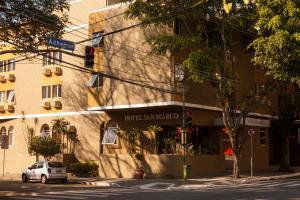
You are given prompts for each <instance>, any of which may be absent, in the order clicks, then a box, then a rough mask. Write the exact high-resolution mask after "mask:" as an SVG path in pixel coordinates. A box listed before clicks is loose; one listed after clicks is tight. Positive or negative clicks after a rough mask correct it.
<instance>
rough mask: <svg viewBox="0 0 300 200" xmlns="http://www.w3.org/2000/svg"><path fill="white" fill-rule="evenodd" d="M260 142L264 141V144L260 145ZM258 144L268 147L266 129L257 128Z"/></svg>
mask: <svg viewBox="0 0 300 200" xmlns="http://www.w3.org/2000/svg"><path fill="white" fill-rule="evenodd" d="M262 133H263V134H264V136H262ZM262 140H264V141H265V142H264V143H262ZM259 144H260V145H261V146H267V145H268V129H267V128H266V127H261V128H259Z"/></svg>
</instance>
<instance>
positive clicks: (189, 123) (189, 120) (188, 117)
mask: <svg viewBox="0 0 300 200" xmlns="http://www.w3.org/2000/svg"><path fill="white" fill-rule="evenodd" d="M185 126H186V127H187V128H189V129H192V126H193V123H192V112H190V111H188V112H186V113H185Z"/></svg>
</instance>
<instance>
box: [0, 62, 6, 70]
mask: <svg viewBox="0 0 300 200" xmlns="http://www.w3.org/2000/svg"><path fill="white" fill-rule="evenodd" d="M6 65H7V60H3V61H0V73H2V72H6Z"/></svg>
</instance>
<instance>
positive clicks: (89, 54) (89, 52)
mask: <svg viewBox="0 0 300 200" xmlns="http://www.w3.org/2000/svg"><path fill="white" fill-rule="evenodd" d="M94 58H95V49H94V47H91V46H86V47H85V56H84V66H85V67H88V68H92V67H93V66H94Z"/></svg>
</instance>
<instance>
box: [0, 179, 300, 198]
mask: <svg viewBox="0 0 300 200" xmlns="http://www.w3.org/2000/svg"><path fill="white" fill-rule="evenodd" d="M171 183H172V180H170V185H172V184H171ZM147 185H149V184H147ZM166 185H167V184H166ZM101 198H103V199H116V200H120V199H122V200H123V199H143V200H148V199H149V200H156V199H157V200H158V199H172V200H176V199H178V200H179V199H210V200H214V199H215V200H217V199H222V200H224V199H228V200H229V199H236V200H242V199H243V200H246V199H264V200H268V199H293V200H294V199H300V179H285V180H276V181H260V182H256V183H250V184H242V185H226V186H224V185H223V186H222V185H219V186H218V185H212V186H209V187H196V185H191V186H190V187H188V186H186V187H185V188H184V187H183V186H177V185H175V186H174V187H169V188H164V187H160V188H159V187H156V188H147V189H146V187H141V185H127V186H126V183H124V185H121V187H99V186H89V185H82V184H72V183H69V184H66V185H63V184H60V183H51V184H47V185H43V184H41V183H28V184H22V183H20V182H17V181H1V182H0V199H1V200H2V199H24V200H47V199H52V200H58V199H63V200H65V199H101Z"/></svg>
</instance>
